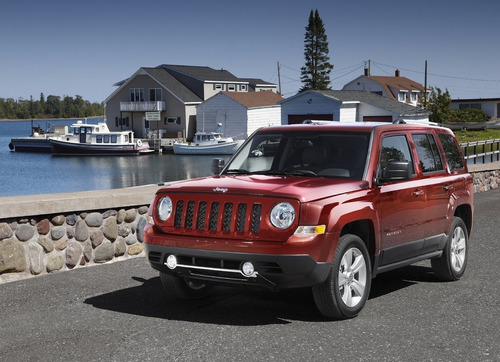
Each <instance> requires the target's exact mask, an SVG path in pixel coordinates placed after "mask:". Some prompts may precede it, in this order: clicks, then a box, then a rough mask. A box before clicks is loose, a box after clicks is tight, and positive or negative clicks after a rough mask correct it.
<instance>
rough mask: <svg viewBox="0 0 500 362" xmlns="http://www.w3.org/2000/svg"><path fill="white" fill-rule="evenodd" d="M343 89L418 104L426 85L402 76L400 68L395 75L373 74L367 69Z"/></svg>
mask: <svg viewBox="0 0 500 362" xmlns="http://www.w3.org/2000/svg"><path fill="white" fill-rule="evenodd" d="M342 90H363V91H368V92H371V93H375V94H378V95H381V96H383V97H386V98H389V99H392V100H396V101H398V102H402V103H408V104H411V105H414V106H418V105H419V104H420V103H421V100H422V99H423V94H424V93H423V92H424V86H422V84H420V83H418V82H415V81H414V80H411V79H409V78H406V77H401V73H400V71H399V69H397V70H396V71H395V74H394V77H390V76H373V75H370V71H369V70H368V69H365V74H364V75H362V76H359V77H357V78H356V79H354V80H353V81H351V82H349V83H347V84H346V85H344V87H343V88H342Z"/></svg>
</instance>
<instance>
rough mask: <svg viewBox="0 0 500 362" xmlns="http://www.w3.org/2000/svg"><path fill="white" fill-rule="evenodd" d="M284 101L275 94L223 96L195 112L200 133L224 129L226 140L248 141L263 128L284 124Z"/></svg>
mask: <svg viewBox="0 0 500 362" xmlns="http://www.w3.org/2000/svg"><path fill="white" fill-rule="evenodd" d="M281 100H283V97H282V96H280V95H279V94H276V93H274V92H247V93H243V92H226V91H224V92H220V93H217V94H216V95H214V96H212V97H210V98H209V99H207V100H206V101H204V102H203V103H201V104H200V105H198V107H197V108H196V119H197V121H198V122H197V125H198V129H197V130H198V131H203V130H204V131H215V130H216V128H217V125H218V124H221V125H222V130H223V133H224V136H226V137H233V138H236V139H245V138H247V137H248V136H249V135H250V134H251V133H252V132H253V131H255V130H256V129H258V128H260V127H265V126H275V125H280V124H281V110H280V109H281V106H280V105H279V104H277V103H278V102H279V101H281Z"/></svg>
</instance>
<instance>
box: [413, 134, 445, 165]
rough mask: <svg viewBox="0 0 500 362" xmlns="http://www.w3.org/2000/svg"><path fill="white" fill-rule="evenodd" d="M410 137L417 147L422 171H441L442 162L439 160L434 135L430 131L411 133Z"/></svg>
mask: <svg viewBox="0 0 500 362" xmlns="http://www.w3.org/2000/svg"><path fill="white" fill-rule="evenodd" d="M412 138H413V142H414V143H415V148H416V149H417V154H418V158H419V160H420V166H421V167H422V172H423V173H428V172H436V171H442V170H443V162H442V161H441V155H440V154H439V150H438V148H437V145H436V140H435V139H434V136H433V135H432V134H430V133H426V134H413V135H412Z"/></svg>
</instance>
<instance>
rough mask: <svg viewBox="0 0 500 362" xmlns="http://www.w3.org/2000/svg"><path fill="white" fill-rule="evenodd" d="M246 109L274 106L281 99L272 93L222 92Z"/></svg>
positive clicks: (281, 98)
mask: <svg viewBox="0 0 500 362" xmlns="http://www.w3.org/2000/svg"><path fill="white" fill-rule="evenodd" d="M222 93H223V94H225V95H226V96H228V97H230V98H231V99H233V100H235V101H236V102H238V103H239V104H241V105H242V106H245V107H246V108H255V107H265V106H273V105H276V104H277V103H278V102H279V101H281V100H283V97H282V96H280V95H279V94H276V93H274V92H222Z"/></svg>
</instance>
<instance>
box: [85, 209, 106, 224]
mask: <svg viewBox="0 0 500 362" xmlns="http://www.w3.org/2000/svg"><path fill="white" fill-rule="evenodd" d="M85 223H86V224H87V226H90V227H99V226H101V225H102V214H101V213H99V212H92V213H90V214H88V215H87V217H86V218H85Z"/></svg>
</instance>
